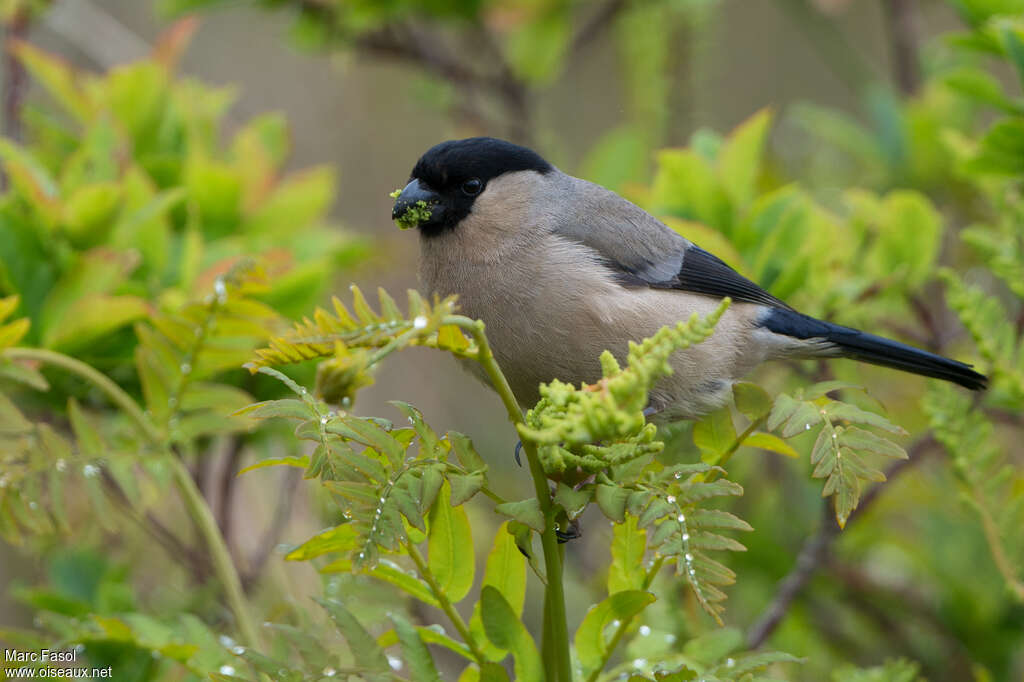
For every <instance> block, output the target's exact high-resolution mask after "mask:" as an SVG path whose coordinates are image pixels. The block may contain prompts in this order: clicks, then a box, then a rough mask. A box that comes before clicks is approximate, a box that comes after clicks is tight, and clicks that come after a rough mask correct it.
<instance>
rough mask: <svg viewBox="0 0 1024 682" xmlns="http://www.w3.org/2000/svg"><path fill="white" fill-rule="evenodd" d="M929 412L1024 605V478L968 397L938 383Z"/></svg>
mask: <svg viewBox="0 0 1024 682" xmlns="http://www.w3.org/2000/svg"><path fill="white" fill-rule="evenodd" d="M924 409H925V412H926V413H927V414H928V418H929V420H930V421H931V426H932V429H933V430H934V432H935V437H936V439H937V440H938V441H939V442H940V443H942V445H943V446H944V447H945V448H946V450H947V451H948V452H949V453H950V455H951V456H952V462H953V471H954V473H955V474H956V476H957V480H958V482H959V484H960V486H961V488H962V489H963V490H964V492H965V493H966V496H967V499H968V500H970V503H971V506H972V507H974V509H975V511H976V512H977V513H978V516H979V518H980V520H981V524H982V530H983V531H984V533H985V540H986V541H987V543H988V545H989V549H990V550H991V552H992V558H993V560H994V561H995V564H996V568H998V569H999V572H1000V573H1001V574H1002V575H1003V578H1004V579H1005V580H1006V583H1007V585H1008V586H1009V587H1010V589H1011V591H1012V592H1013V593H1014V595H1015V596H1016V597H1017V599H1018V600H1020V601H1024V537H1022V536H1021V528H1024V477H1022V476H1021V475H1020V473H1019V471H1018V470H1017V469H1016V468H1015V467H1014V466H1013V464H1012V463H1011V462H1010V461H1008V460H1007V458H1006V456H1005V455H1004V452H1003V449H1002V448H1001V447H1000V446H999V444H998V441H996V439H995V432H994V429H993V427H992V423H991V422H990V421H989V420H988V419H987V418H986V417H985V415H984V414H983V413H982V412H980V411H979V410H976V409H973V408H972V405H971V400H970V398H969V397H968V396H966V395H963V394H962V393H960V392H958V391H956V390H955V389H953V388H952V387H950V386H948V385H946V384H939V383H937V382H933V383H932V385H931V386H930V387H929V390H928V393H927V394H926V395H925V399H924Z"/></svg>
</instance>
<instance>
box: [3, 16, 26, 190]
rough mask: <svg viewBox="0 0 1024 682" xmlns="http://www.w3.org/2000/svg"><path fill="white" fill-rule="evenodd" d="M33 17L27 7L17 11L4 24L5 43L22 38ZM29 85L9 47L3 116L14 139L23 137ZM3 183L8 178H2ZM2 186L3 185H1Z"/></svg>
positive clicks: (7, 134) (10, 135) (5, 68)
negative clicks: (24, 109) (23, 112)
mask: <svg viewBox="0 0 1024 682" xmlns="http://www.w3.org/2000/svg"><path fill="white" fill-rule="evenodd" d="M30 20H31V17H30V15H29V12H28V10H27V9H22V10H21V11H19V12H16V13H15V15H14V16H13V17H11V20H10V21H8V22H7V23H6V24H5V25H4V30H3V33H4V44H5V45H8V46H9V45H11V43H12V41H15V40H18V39H22V38H24V37H25V36H26V34H27V33H28V28H29V23H30ZM27 86H28V77H27V74H26V73H25V67H24V66H22V64H21V61H20V60H19V59H18V58H17V57H16V56H15V55H14V53H13V52H12V51H11V50H10V49H8V50H7V51H6V54H5V55H4V90H3V112H4V114H3V116H4V127H3V133H4V136H5V137H9V138H11V139H12V140H19V139H21V107H22V102H23V100H24V98H25V91H26V89H27ZM0 183H2V184H3V185H5V184H6V180H0ZM0 186H2V185H0Z"/></svg>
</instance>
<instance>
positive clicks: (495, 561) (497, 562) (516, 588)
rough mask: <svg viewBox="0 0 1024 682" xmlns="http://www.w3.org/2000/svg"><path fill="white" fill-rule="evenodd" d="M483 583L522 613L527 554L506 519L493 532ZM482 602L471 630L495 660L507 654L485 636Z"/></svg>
mask: <svg viewBox="0 0 1024 682" xmlns="http://www.w3.org/2000/svg"><path fill="white" fill-rule="evenodd" d="M483 585H484V586H488V585H489V586H490V587H493V588H494V589H496V590H497V591H498V592H500V593H501V595H502V596H503V597H504V598H505V601H506V602H508V605H509V607H510V608H511V609H512V613H513V614H514V615H515V616H516V618H519V617H520V616H522V614H523V604H524V602H525V601H526V558H525V557H524V556H523V555H522V554H521V553H520V552H519V548H518V547H517V546H516V540H515V538H514V537H513V536H512V534H511V533H509V532H508V523H507V522H506V523H503V524H501V527H500V528H498V532H497V533H496V534H495V536H494V546H493V547H492V548H491V551H490V553H489V554H488V555H487V566H486V568H485V569H484V579H483ZM481 604H482V602H477V603H476V606H475V607H474V609H473V616H472V618H471V619H470V621H469V630H470V632H471V633H472V634H473V635H474V637H476V639H477V641H478V643H479V644H480V647H481V649H482V651H483V652H484V655H485V656H486V657H487V658H488V659H490V660H492V661H500V660H501V659H502V658H504V656H505V652H504V650H503V649H500V648H498V647H495V646H494V645H493V644H491V643H490V641H489V640H487V639H485V638H484V635H485V633H484V627H483V621H482V620H481V616H480V609H481Z"/></svg>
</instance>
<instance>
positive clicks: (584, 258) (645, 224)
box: [391, 137, 987, 422]
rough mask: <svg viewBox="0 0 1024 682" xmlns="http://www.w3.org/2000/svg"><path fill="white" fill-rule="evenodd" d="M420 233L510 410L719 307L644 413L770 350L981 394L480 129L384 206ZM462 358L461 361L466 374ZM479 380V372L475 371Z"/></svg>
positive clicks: (972, 378)
mask: <svg viewBox="0 0 1024 682" xmlns="http://www.w3.org/2000/svg"><path fill="white" fill-rule="evenodd" d="M391 215H392V219H393V220H395V221H396V222H398V224H399V226H404V227H409V228H414V229H415V230H416V231H417V232H418V233H419V247H420V263H419V270H420V272H419V274H420V280H421V283H422V284H423V286H424V287H426V288H427V290H428V291H429V292H430V293H433V294H437V295H440V296H447V295H451V294H455V295H457V296H458V303H459V305H460V308H461V311H462V312H463V313H464V314H465V315H467V316H469V317H473V318H477V319H480V320H482V321H483V322H484V324H485V329H486V333H487V338H488V340H489V343H490V345H491V346H492V350H493V352H494V356H495V358H496V360H497V361H498V364H499V365H500V367H501V369H502V371H503V372H504V373H505V375H506V378H507V379H508V382H509V385H510V387H511V389H512V392H513V393H514V394H515V397H516V400H517V401H518V403H519V405H520V407H522V408H523V409H528V408H529V407H532V406H533V405H534V404H535V403H536V401H537V400H538V399H539V386H540V384H541V383H543V382H550V381H551V380H553V379H559V380H561V381H564V382H568V383H572V384H580V383H593V382H595V381H597V380H598V379H600V378H601V366H600V361H599V357H600V355H601V353H602V351H604V350H608V351H610V352H611V353H612V354H613V355H614V356H615V357H616V358H617V359H618V360H619V361H620V362H621V361H623V360H624V358H625V356H626V353H627V350H628V347H629V342H630V341H639V340H641V339H643V338H645V337H648V336H651V335H652V334H654V333H655V332H656V331H657V330H658V329H660V328H661V327H663V326H664V325H670V324H676V323H677V322H679V321H681V320H686V319H688V318H690V316H691V315H692V314H693V313H698V314H699V315H701V316H704V315H707V314H709V313H711V312H712V311H714V310H715V309H716V307H717V306H718V305H719V303H720V302H721V300H722V299H723V298H725V297H728V298H730V299H731V300H732V304H731V305H730V307H729V308H728V310H727V311H726V312H725V314H724V315H723V316H722V318H721V319H720V320H719V322H718V325H717V326H716V327H715V330H714V333H713V335H712V336H711V337H710V338H709V339H707V340H706V341H704V342H703V343H701V344H698V345H695V346H692V347H690V348H687V349H684V350H682V351H679V352H677V353H675V354H674V355H673V356H672V358H671V360H670V364H671V366H672V368H673V370H674V371H673V372H672V373H671V374H669V375H667V376H665V377H663V378H662V379H660V380H659V381H658V382H657V383H656V384H655V385H654V386H653V387H652V389H651V392H650V394H649V403H648V409H647V410H646V413H648V414H650V415H652V418H653V420H654V421H658V422H668V421H675V420H682V419H696V418H699V417H701V416H703V415H705V414H707V413H708V412H711V411H713V410H715V409H717V408H719V407H721V406H723V405H725V404H726V403H728V401H729V400H730V399H731V396H732V386H733V384H734V383H736V382H737V381H739V380H740V379H742V378H743V377H744V376H745V375H746V374H748V373H749V372H750V371H752V370H753V369H754V368H755V367H757V366H758V365H760V364H761V363H763V362H765V361H768V360H778V359H786V358H835V357H843V358H852V359H854V360H859V361H861V362H867V363H871V364H875V365H881V366H883V367H889V368H893V369H897V370H902V371H904V372H910V373H912V374H919V375H923V376H926V377H933V378H937V379H942V380H945V381H950V382H953V383H955V384H959V385H960V386H963V387H965V388H968V389H971V390H975V391H977V390H983V389H984V388H985V387H986V383H987V377H985V376H984V375H982V374H980V373H978V372H976V371H974V370H973V369H971V366H970V365H968V364H965V363H962V362H958V361H956V360H951V359H949V358H946V357H943V356H941V355H937V354H935V353H930V352H928V351H925V350H921V349H919V348H914V347H912V346H909V345H906V344H904V343H900V342H899V341H895V340H891V339H887V338H883V337H881V336H876V335H874V334H870V333H867V332H864V331H860V330H857V329H853V328H850V327H844V326H841V325H838V324H834V323H831V322H827V321H825V320H820V319H816V318H814V317H810V316H808V315H804V314H802V313H800V312H798V311H796V310H795V309H794V308H792V307H791V306H790V305H788V304H787V303H785V302H783V301H781V300H780V299H778V298H776V297H775V296H773V295H772V294H770V293H768V292H767V291H765V290H764V289H762V288H761V287H759V286H758V285H757V284H755V283H754V282H752V281H751V280H749V279H747V278H746V277H744V276H742V275H740V274H739V273H738V272H736V271H735V270H734V269H732V268H731V267H729V265H727V264H726V263H725V262H724V261H722V260H721V259H720V258H718V257H716V256H715V255H713V254H712V253H710V252H708V251H706V250H704V249H702V248H701V247H700V246H698V245H697V244H695V243H693V242H691V241H689V240H688V239H686V238H684V237H683V236H682V235H680V234H679V233H677V232H676V231H675V230H673V229H671V228H670V227H668V226H667V225H665V224H664V223H663V222H661V221H660V220H658V219H657V218H655V217H654V216H652V215H651V214H649V213H647V212H646V211H645V210H643V209H642V208H640V207H639V206H637V205H636V204H634V203H632V202H630V201H628V200H626V199H624V198H622V197H621V196H619V195H618V194H616V193H614V192H612V191H610V190H608V189H606V188H604V187H601V186H600V185H597V184H594V183H591V182H588V181H586V180H582V179H580V178H576V177H573V176H571V175H568V174H566V173H564V172H562V171H560V170H559V169H558V168H556V167H555V166H553V165H552V164H550V163H549V162H547V161H546V160H545V159H544V158H542V157H541V156H540V155H539V154H538V153H537V152H535V151H533V150H531V149H528V148H526V147H523V146H520V145H516V144H513V143H511V142H507V141H505V140H500V139H497V138H493V137H470V138H466V139H459V140H449V141H446V142H441V143H440V144H437V145H435V146H433V147H431V148H430V149H429V150H427V151H426V152H425V153H424V154H423V155H422V156H421V157H420V158H419V160H418V161H416V163H415V165H414V166H413V169H412V172H411V174H410V177H409V180H408V182H407V184H406V185H405V187H404V189H402V190H401V192H400V194H398V195H397V198H396V200H395V203H394V207H393V209H392V214H391ZM475 364H476V363H467V366H469V367H470V368H471V369H472V367H473V365H475ZM477 374H478V376H481V378H482V372H480V371H477Z"/></svg>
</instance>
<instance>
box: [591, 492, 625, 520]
mask: <svg viewBox="0 0 1024 682" xmlns="http://www.w3.org/2000/svg"><path fill="white" fill-rule="evenodd" d="M629 494H630V490H629V489H627V488H623V487H621V486H617V485H605V484H603V483H599V484H598V485H597V488H596V489H595V491H594V499H595V500H596V501H597V506H598V507H600V508H601V511H602V512H604V515H605V516H607V517H608V518H609V519H611V520H612V521H615V522H616V523H622V521H623V519H625V517H626V503H627V502H628V501H629Z"/></svg>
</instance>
